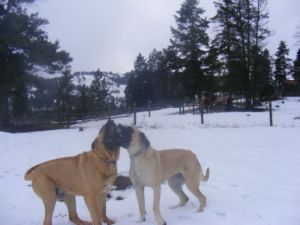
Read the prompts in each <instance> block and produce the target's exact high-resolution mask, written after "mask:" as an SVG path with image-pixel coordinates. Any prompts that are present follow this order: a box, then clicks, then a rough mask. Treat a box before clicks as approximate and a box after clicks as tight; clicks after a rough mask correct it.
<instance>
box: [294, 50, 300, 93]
mask: <svg viewBox="0 0 300 225" xmlns="http://www.w3.org/2000/svg"><path fill="white" fill-rule="evenodd" d="M293 77H294V79H295V80H296V81H297V84H298V90H299V91H300V49H298V52H297V56H296V59H295V61H294V65H293Z"/></svg>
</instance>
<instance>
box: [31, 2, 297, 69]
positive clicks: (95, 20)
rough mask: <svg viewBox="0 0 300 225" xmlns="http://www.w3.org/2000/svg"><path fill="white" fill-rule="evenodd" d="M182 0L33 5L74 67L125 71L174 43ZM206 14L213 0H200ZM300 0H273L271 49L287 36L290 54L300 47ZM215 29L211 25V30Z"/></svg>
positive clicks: (210, 12)
mask: <svg viewBox="0 0 300 225" xmlns="http://www.w3.org/2000/svg"><path fill="white" fill-rule="evenodd" d="M182 2H183V0H88V1H86V0H37V2H36V3H35V4H34V5H33V6H31V8H30V11H33V12H38V13H39V15H40V17H42V18H45V19H47V20H48V21H49V24H48V25H46V26H45V27H44V30H45V31H46V32H47V33H48V36H49V39H50V40H51V41H55V40H58V41H59V43H60V46H61V49H63V50H66V51H68V52H69V53H70V55H71V57H72V58H73V62H72V63H71V65H72V70H73V71H74V72H75V71H91V70H96V69H100V70H102V71H111V72H115V73H120V74H122V73H126V72H129V71H130V70H132V69H133V62H134V60H135V58H136V56H137V55H138V54H139V53H141V54H143V55H144V56H145V57H147V56H148V55H149V53H150V52H151V51H152V50H153V49H154V48H155V49H157V50H161V49H162V48H166V47H167V46H168V45H169V40H170V38H171V31H170V26H173V27H176V24H175V19H174V15H175V14H176V11H178V10H179V9H180V6H181V4H182ZM200 7H202V8H204V9H205V10H206V12H205V16H206V17H207V18H211V17H212V16H213V15H214V14H215V8H214V6H213V1H211V0H200ZM299 9H300V0H284V1H283V0H268V11H269V14H270V19H269V24H268V28H269V29H270V30H271V31H272V34H273V35H272V36H271V37H269V38H268V39H267V41H266V47H267V48H268V49H269V50H270V52H271V54H274V53H275V52H276V49H277V47H278V44H279V42H280V40H285V41H286V42H287V45H288V48H289V49H290V58H292V59H295V56H296V52H297V49H298V48H300V46H299V45H298V46H297V45H296V38H295V33H296V31H297V28H296V27H297V25H299V24H300V13H299ZM211 31H212V29H210V30H209V34H210V36H211V37H212V34H211Z"/></svg>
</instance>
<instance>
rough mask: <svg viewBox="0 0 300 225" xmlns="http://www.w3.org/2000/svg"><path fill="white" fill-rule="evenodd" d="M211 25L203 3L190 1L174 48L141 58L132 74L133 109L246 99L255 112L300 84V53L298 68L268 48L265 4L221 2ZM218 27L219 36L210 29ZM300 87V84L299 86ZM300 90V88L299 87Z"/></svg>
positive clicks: (257, 0) (175, 30)
mask: <svg viewBox="0 0 300 225" xmlns="http://www.w3.org/2000/svg"><path fill="white" fill-rule="evenodd" d="M214 4H215V7H216V12H217V13H216V15H215V16H214V17H213V18H211V19H210V20H208V19H207V18H205V17H204V16H203V14H204V12H205V10H204V9H203V8H201V7H200V6H199V1H198V0H185V1H184V2H183V3H182V5H181V8H180V9H179V10H178V11H177V13H176V15H175V20H176V27H171V32H172V37H171V40H170V44H169V46H168V47H166V48H165V49H162V50H160V51H158V50H156V49H154V50H153V51H152V52H151V53H150V54H149V56H148V57H145V56H143V55H142V54H138V56H137V57H136V60H135V62H134V70H133V71H131V72H130V73H127V74H126V76H127V77H128V85H127V88H126V91H125V93H126V100H127V103H128V104H130V105H131V104H133V103H136V104H137V105H138V106H140V105H145V104H146V103H147V102H148V101H152V102H159V101H165V100H184V99H194V98H195V95H198V96H205V95H213V94H214V93H216V92H222V93H226V94H227V95H243V96H244V97H245V99H246V107H247V108H251V107H253V106H254V105H255V104H256V101H257V100H260V99H261V98H263V97H271V96H273V97H274V96H281V95H283V94H284V91H285V90H284V87H285V82H286V80H287V78H288V77H289V76H291V77H293V78H294V79H295V80H296V81H299V73H300V72H299V71H300V69H299V62H300V56H299V55H300V50H299V51H298V54H297V58H296V59H295V61H294V63H292V62H291V59H289V58H288V53H289V49H288V48H287V45H286V43H285V42H284V41H281V42H280V43H279V46H278V49H277V52H276V54H275V56H274V57H275V58H274V57H272V56H271V55H270V53H269V51H268V49H266V48H265V43H266V39H267V38H268V37H269V36H270V35H271V32H270V30H269V29H268V27H267V23H268V20H269V14H268V12H267V1H266V0H218V1H215V2H214ZM209 26H212V27H213V30H214V37H213V38H211V39H210V38H209V36H208V34H207V29H208V27H209ZM298 84H299V82H298ZM298 90H299V85H298Z"/></svg>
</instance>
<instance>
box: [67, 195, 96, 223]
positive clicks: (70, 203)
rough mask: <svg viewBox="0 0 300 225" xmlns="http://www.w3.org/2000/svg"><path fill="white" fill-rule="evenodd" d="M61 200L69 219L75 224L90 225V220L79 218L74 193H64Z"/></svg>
mask: <svg viewBox="0 0 300 225" xmlns="http://www.w3.org/2000/svg"><path fill="white" fill-rule="evenodd" d="M63 201H64V203H65V204H66V206H67V208H68V213H69V219H70V220H71V221H72V222H73V223H75V224H77V225H92V222H88V221H84V220H81V219H80V218H79V216H78V214H77V210H76V198H75V195H69V194H65V195H64V197H63Z"/></svg>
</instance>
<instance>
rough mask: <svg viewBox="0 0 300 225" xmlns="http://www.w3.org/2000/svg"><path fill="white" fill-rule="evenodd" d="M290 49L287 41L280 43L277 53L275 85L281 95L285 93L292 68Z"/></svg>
mask: <svg viewBox="0 0 300 225" xmlns="http://www.w3.org/2000/svg"><path fill="white" fill-rule="evenodd" d="M288 54H289V49H288V48H287V45H286V43H285V41H280V43H279V46H278V48H277V51H276V53H275V56H276V58H275V71H274V75H275V84H276V87H277V89H278V90H279V94H280V95H282V94H283V91H284V81H285V80H286V79H287V75H288V72H289V68H290V65H289V64H290V59H289V58H288Z"/></svg>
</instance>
